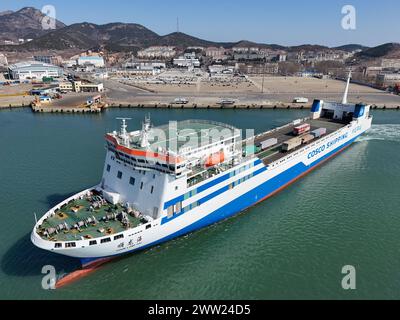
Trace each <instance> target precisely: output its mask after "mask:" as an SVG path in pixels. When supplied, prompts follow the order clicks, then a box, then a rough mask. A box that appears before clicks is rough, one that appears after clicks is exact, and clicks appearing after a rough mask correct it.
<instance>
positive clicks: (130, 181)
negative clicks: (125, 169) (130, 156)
mask: <svg viewBox="0 0 400 320" xmlns="http://www.w3.org/2000/svg"><path fill="white" fill-rule="evenodd" d="M129 184H131V185H133V186H134V185H135V178H133V177H131V178H130V179H129Z"/></svg>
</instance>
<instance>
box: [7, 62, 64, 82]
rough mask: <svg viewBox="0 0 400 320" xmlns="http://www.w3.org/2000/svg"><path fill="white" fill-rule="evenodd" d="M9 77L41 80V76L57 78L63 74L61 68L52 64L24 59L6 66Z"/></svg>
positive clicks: (22, 79) (23, 79)
mask: <svg viewBox="0 0 400 320" xmlns="http://www.w3.org/2000/svg"><path fill="white" fill-rule="evenodd" d="M8 72H9V75H10V77H11V79H14V80H21V81H25V80H42V79H43V78H59V77H62V76H63V70H62V69H61V68H59V67H57V66H54V65H52V64H48V63H43V62H38V61H26V62H19V63H16V64H13V65H10V66H9V67H8Z"/></svg>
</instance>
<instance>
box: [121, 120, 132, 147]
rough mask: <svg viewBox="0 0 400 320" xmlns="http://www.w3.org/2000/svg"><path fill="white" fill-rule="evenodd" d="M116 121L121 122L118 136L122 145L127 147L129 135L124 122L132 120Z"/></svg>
mask: <svg viewBox="0 0 400 320" xmlns="http://www.w3.org/2000/svg"><path fill="white" fill-rule="evenodd" d="M117 120H121V121H122V124H121V132H120V136H121V138H122V141H123V144H124V145H125V146H127V145H128V144H129V135H128V131H127V130H126V129H127V128H128V125H127V124H126V121H128V120H132V118H117Z"/></svg>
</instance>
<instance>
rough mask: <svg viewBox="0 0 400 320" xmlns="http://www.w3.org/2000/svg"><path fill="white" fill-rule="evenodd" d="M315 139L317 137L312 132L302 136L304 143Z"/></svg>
mask: <svg viewBox="0 0 400 320" xmlns="http://www.w3.org/2000/svg"><path fill="white" fill-rule="evenodd" d="M314 139H315V137H314V136H313V135H312V134H306V135H304V136H301V141H302V143H303V144H305V143H308V142H310V141H312V140H314Z"/></svg>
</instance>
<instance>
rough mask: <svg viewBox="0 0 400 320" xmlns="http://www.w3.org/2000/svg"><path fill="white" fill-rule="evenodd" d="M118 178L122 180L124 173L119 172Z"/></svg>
mask: <svg viewBox="0 0 400 320" xmlns="http://www.w3.org/2000/svg"><path fill="white" fill-rule="evenodd" d="M117 177H118V179H122V172H121V171H118V174H117Z"/></svg>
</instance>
